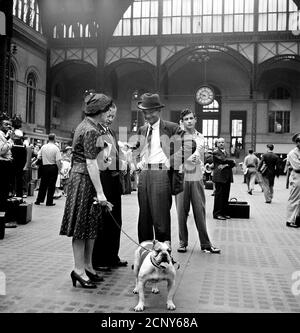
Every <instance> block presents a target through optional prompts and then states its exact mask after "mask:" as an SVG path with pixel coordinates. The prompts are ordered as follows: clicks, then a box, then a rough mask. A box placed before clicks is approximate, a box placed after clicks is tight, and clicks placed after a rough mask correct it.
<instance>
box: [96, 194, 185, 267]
mask: <svg viewBox="0 0 300 333" xmlns="http://www.w3.org/2000/svg"><path fill="white" fill-rule="evenodd" d="M94 199H95V201H94V203H93V204H94V205H96V204H99V202H98V201H97V199H96V198H94ZM105 210H106V212H107V213H108V214H109V215H110V217H111V218H112V220H113V221H114V223H115V224H116V225H117V227H118V228H119V229H120V230H121V232H123V234H124V235H126V236H127V237H128V238H129V239H130V240H131V241H132V242H133V243H135V244H136V245H137V246H140V247H141V248H142V249H144V250H145V251H147V252H151V250H149V249H147V248H146V247H144V246H142V245H141V244H139V243H137V242H136V241H135V240H134V239H133V238H132V237H131V236H129V235H128V234H127V233H126V232H125V231H124V230H123V228H122V227H120V225H119V224H118V222H117V221H116V219H115V218H114V216H113V215H112V213H111V211H110V210H109V209H108V207H107V206H105ZM170 258H171V260H172V264H173V265H175V264H177V269H179V268H180V264H179V263H178V262H177V261H175V260H174V258H173V257H172V256H170ZM154 266H156V267H159V266H157V265H154ZM159 268H161V267H159ZM161 269H162V268H161Z"/></svg>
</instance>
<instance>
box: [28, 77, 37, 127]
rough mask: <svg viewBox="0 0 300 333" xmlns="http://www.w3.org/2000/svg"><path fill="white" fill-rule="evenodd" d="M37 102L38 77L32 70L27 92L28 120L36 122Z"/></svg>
mask: <svg viewBox="0 0 300 333" xmlns="http://www.w3.org/2000/svg"><path fill="white" fill-rule="evenodd" d="M35 102H36V78H35V75H34V74H33V73H32V72H31V73H29V74H28V77H27V92H26V121H27V122H28V123H31V124H33V123H35Z"/></svg>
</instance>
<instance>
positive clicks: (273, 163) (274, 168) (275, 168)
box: [258, 152, 280, 183]
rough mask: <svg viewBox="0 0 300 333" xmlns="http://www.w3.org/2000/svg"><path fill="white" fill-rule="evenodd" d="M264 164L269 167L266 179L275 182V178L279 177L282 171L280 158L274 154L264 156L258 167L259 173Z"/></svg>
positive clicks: (265, 175) (269, 153)
mask: <svg viewBox="0 0 300 333" xmlns="http://www.w3.org/2000/svg"><path fill="white" fill-rule="evenodd" d="M263 162H265V163H266V165H267V170H266V172H265V173H264V177H267V178H269V180H270V181H271V183H272V181H274V178H275V176H277V177H278V176H279V171H280V166H279V163H280V158H279V157H278V156H277V155H276V154H274V153H273V152H268V153H265V154H263V155H262V157H261V160H260V162H259V165H258V171H260V169H261V167H262V164H263Z"/></svg>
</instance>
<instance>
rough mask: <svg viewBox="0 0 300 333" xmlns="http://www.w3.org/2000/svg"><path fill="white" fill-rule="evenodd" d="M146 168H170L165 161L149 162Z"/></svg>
mask: <svg viewBox="0 0 300 333" xmlns="http://www.w3.org/2000/svg"><path fill="white" fill-rule="evenodd" d="M145 169H148V170H168V168H167V167H166V165H165V163H148V164H146V167H145Z"/></svg>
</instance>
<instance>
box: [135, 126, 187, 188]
mask: <svg viewBox="0 0 300 333" xmlns="http://www.w3.org/2000/svg"><path fill="white" fill-rule="evenodd" d="M147 131H148V125H144V126H142V127H140V128H139V129H138V133H137V134H138V141H137V142H136V143H135V144H134V145H133V149H134V151H135V152H134V155H135V157H136V160H137V162H139V161H140V160H141V153H142V152H143V149H144V148H145V147H146V145H147V141H146V136H147ZM159 131H160V145H161V148H162V150H163V152H164V153H165V155H166V157H167V158H168V159H169V162H170V170H169V178H170V183H171V188H172V194H174V195H175V194H177V193H180V192H182V191H183V175H181V174H180V173H179V166H180V165H181V164H182V163H183V151H182V136H183V133H184V131H183V130H182V129H181V128H180V127H179V125H178V124H176V123H172V122H169V121H165V120H162V119H160V126H159Z"/></svg>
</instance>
